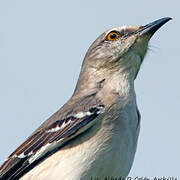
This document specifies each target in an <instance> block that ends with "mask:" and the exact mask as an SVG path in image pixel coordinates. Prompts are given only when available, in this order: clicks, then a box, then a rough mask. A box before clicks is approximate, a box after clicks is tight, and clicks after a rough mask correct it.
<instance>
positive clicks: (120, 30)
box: [84, 17, 171, 77]
mask: <svg viewBox="0 0 180 180" xmlns="http://www.w3.org/2000/svg"><path fill="white" fill-rule="evenodd" d="M169 20H171V18H169V17H166V18H162V19H159V20H157V21H154V22H152V23H150V24H147V25H145V26H135V27H133V26H122V27H117V28H112V29H110V30H108V31H106V32H104V33H103V34H101V35H100V36H99V37H98V38H97V39H96V40H95V41H94V43H93V44H92V45H91V47H90V48H89V50H88V52H87V54H86V58H85V61H84V64H88V65H89V66H90V67H92V68H95V69H101V68H103V69H110V68H111V69H114V67H117V68H118V69H119V70H120V71H125V70H127V71H133V72H134V76H135V77H136V74H137V72H138V70H139V67H140V65H141V63H142V61H143V58H144V56H145V54H146V51H147V47H148V42H149V40H150V38H151V37H152V35H153V34H154V33H155V32H156V31H157V30H158V29H159V28H160V27H161V26H162V25H164V24H165V23H166V22H168V21H169ZM116 70H117V69H116Z"/></svg>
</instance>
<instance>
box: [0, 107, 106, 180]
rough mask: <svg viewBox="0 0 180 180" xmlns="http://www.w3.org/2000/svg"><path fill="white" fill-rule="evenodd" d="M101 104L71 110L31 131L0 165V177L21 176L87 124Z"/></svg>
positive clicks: (90, 121)
mask: <svg viewBox="0 0 180 180" xmlns="http://www.w3.org/2000/svg"><path fill="white" fill-rule="evenodd" d="M103 108H104V106H103V105H98V106H95V107H91V108H89V109H88V110H87V111H84V112H78V113H76V114H71V115H69V116H67V117H66V118H64V119H62V120H57V121H55V122H53V123H51V124H50V125H49V126H47V127H45V128H43V129H40V130H39V131H37V132H36V133H34V134H33V135H32V136H30V137H29V138H28V139H27V140H26V141H25V142H24V143H23V144H22V145H20V146H19V147H18V148H17V149H16V150H15V151H14V152H13V153H12V154H11V155H10V156H9V158H8V160H7V161H5V163H4V164H3V165H2V166H1V168H0V179H1V180H13V179H18V178H20V177H22V176H23V175H24V174H25V173H26V172H28V171H29V170H30V169H32V168H33V167H35V165H36V164H37V163H39V162H40V161H42V160H43V159H45V158H46V157H47V156H48V154H50V153H52V152H54V151H55V150H56V149H58V148H60V147H61V146H62V145H64V143H66V142H68V141H69V140H70V139H72V138H74V137H76V136H77V135H78V134H80V133H82V132H84V131H86V130H87V129H88V128H89V127H91V126H92V125H93V123H95V122H96V120H97V116H99V114H100V113H102V112H103V111H102V110H103Z"/></svg>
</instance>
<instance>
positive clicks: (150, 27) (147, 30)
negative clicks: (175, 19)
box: [136, 17, 172, 36]
mask: <svg viewBox="0 0 180 180" xmlns="http://www.w3.org/2000/svg"><path fill="white" fill-rule="evenodd" d="M171 19H172V18H170V17H165V18H161V19H158V20H156V21H154V22H152V23H149V24H147V25H145V26H141V27H140V28H139V29H138V30H137V31H136V33H138V34H139V35H140V36H141V35H145V34H149V35H151V36H152V35H153V34H154V33H155V32H156V31H157V30H158V29H159V28H160V27H161V26H162V25H164V24H165V23H167V22H168V21H169V20H171Z"/></svg>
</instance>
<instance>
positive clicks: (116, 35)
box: [106, 31, 119, 41]
mask: <svg viewBox="0 0 180 180" xmlns="http://www.w3.org/2000/svg"><path fill="white" fill-rule="evenodd" d="M118 38H119V33H118V32H116V31H112V32H110V33H109V34H108V35H107V37H106V39H107V40H108V41H114V40H116V39H118Z"/></svg>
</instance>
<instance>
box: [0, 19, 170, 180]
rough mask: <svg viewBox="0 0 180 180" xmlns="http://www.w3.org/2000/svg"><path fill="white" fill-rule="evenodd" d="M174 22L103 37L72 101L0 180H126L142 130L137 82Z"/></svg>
mask: <svg viewBox="0 0 180 180" xmlns="http://www.w3.org/2000/svg"><path fill="white" fill-rule="evenodd" d="M170 19H171V18H162V19H160V20H157V21H155V22H153V23H150V24H148V25H146V26H137V27H130V26H123V27H118V28H113V29H111V30H108V31H106V32H105V33H103V34H102V35H100V36H99V37H98V38H97V40H96V41H95V42H94V43H93V44H92V45H91V47H90V48H89V50H88V52H87V53H86V56H85V59H84V61H83V64H82V69H81V73H80V76H79V80H78V82H77V86H76V88H75V91H74V93H73V95H72V97H71V98H70V100H69V101H68V102H67V103H66V104H65V105H64V106H63V107H62V108H61V109H60V110H58V111H57V112H56V113H55V114H53V115H52V116H51V117H50V118H49V119H48V120H46V121H45V122H44V123H43V124H42V125H41V126H40V127H39V128H38V129H37V130H35V131H34V132H33V133H32V135H31V136H29V138H28V139H27V140H26V141H25V142H24V143H23V144H22V145H21V146H20V147H18V148H17V149H16V150H15V151H14V152H13V153H12V154H11V155H10V156H9V157H8V159H7V161H5V162H4V164H3V165H2V166H1V168H0V179H2V180H12V179H22V180H30V179H37V180H46V179H48V180H55V179H63V180H71V179H72V180H79V179H80V180H88V179H91V177H96V178H99V179H102V180H103V179H104V178H106V177H113V178H120V177H122V178H125V177H126V176H127V175H128V173H129V171H130V168H131V166H132V163H133V159H134V155H135V151H136V146H137V139H138V135H139V128H140V113H139V111H138V108H137V104H136V95H135V91H134V80H135V78H136V76H137V74H138V71H139V69H140V66H141V64H142V61H143V58H144V56H145V54H146V51H147V46H148V42H149V39H150V38H151V37H152V35H153V34H154V33H155V31H156V30H157V29H159V28H160V27H161V26H162V25H163V24H165V23H166V22H167V21H169V20H170Z"/></svg>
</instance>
